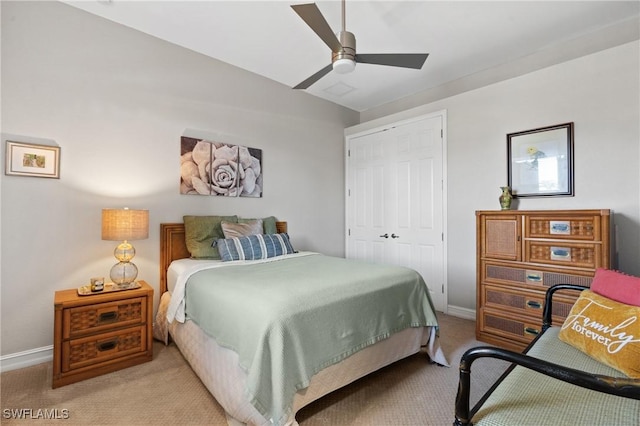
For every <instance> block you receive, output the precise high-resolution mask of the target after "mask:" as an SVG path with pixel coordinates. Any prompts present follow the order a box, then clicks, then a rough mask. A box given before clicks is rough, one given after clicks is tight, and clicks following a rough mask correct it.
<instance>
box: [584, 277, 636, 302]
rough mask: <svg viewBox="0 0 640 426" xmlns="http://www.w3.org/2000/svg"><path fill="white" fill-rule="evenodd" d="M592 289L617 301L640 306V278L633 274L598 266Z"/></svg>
mask: <svg viewBox="0 0 640 426" xmlns="http://www.w3.org/2000/svg"><path fill="white" fill-rule="evenodd" d="M591 290H592V291H593V292H595V293H598V294H599V295H601V296H604V297H607V298H609V299H612V300H615V301H616V302H620V303H624V304H626V305H633V306H640V278H637V277H633V276H631V275H626V274H623V273H621V272H618V271H611V270H609V269H604V268H598V269H597V270H596V274H595V276H594V277H593V281H592V282H591Z"/></svg>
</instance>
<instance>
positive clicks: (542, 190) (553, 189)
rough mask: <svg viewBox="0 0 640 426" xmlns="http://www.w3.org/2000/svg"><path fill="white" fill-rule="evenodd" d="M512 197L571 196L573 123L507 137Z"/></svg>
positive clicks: (508, 172)
mask: <svg viewBox="0 0 640 426" xmlns="http://www.w3.org/2000/svg"><path fill="white" fill-rule="evenodd" d="M507 175H508V176H507V179H508V184H509V186H510V187H511V191H512V194H513V196H514V197H544V196H573V185H574V182H573V123H565V124H559V125H556V126H549V127H542V128H539V129H533V130H526V131H524V132H517V133H510V134H508V135H507Z"/></svg>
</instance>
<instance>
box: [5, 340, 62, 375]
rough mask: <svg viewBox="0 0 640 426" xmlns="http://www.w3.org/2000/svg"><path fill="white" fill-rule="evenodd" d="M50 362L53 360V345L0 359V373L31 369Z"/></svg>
mask: <svg viewBox="0 0 640 426" xmlns="http://www.w3.org/2000/svg"><path fill="white" fill-rule="evenodd" d="M51 360H53V345H51V346H44V347H42V348H35V349H30V350H28V351H22V352H16V353H14V354H9V355H4V356H1V357H0V372H2V373H4V372H5V371H11V370H17V369H19V368H25V367H31V366H32V365H36V364H42V363H43V362H49V361H51Z"/></svg>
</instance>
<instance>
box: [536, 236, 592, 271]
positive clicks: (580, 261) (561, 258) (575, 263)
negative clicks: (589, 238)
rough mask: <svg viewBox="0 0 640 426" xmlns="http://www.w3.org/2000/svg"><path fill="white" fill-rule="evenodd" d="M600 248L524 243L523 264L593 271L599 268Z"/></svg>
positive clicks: (587, 245) (576, 244)
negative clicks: (561, 266)
mask: <svg viewBox="0 0 640 426" xmlns="http://www.w3.org/2000/svg"><path fill="white" fill-rule="evenodd" d="M601 250H602V246H601V245H600V244H596V243H575V242H563V241H535V240H533V241H532V240H528V241H525V258H524V261H525V262H531V263H542V264H547V265H564V266H571V267H577V268H588V269H591V270H594V269H596V268H598V267H600V266H602V265H601V264H600V259H601V258H602V254H601Z"/></svg>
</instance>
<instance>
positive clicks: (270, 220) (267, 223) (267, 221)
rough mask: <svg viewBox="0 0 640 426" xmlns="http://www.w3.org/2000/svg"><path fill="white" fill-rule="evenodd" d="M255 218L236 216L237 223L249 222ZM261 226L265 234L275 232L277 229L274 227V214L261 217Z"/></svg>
mask: <svg viewBox="0 0 640 426" xmlns="http://www.w3.org/2000/svg"><path fill="white" fill-rule="evenodd" d="M252 220H255V219H244V218H238V223H247V222H251V221H252ZM262 227H263V228H264V233H265V234H277V233H278V230H277V229H276V218H275V217H274V216H269V217H265V218H263V219H262Z"/></svg>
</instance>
